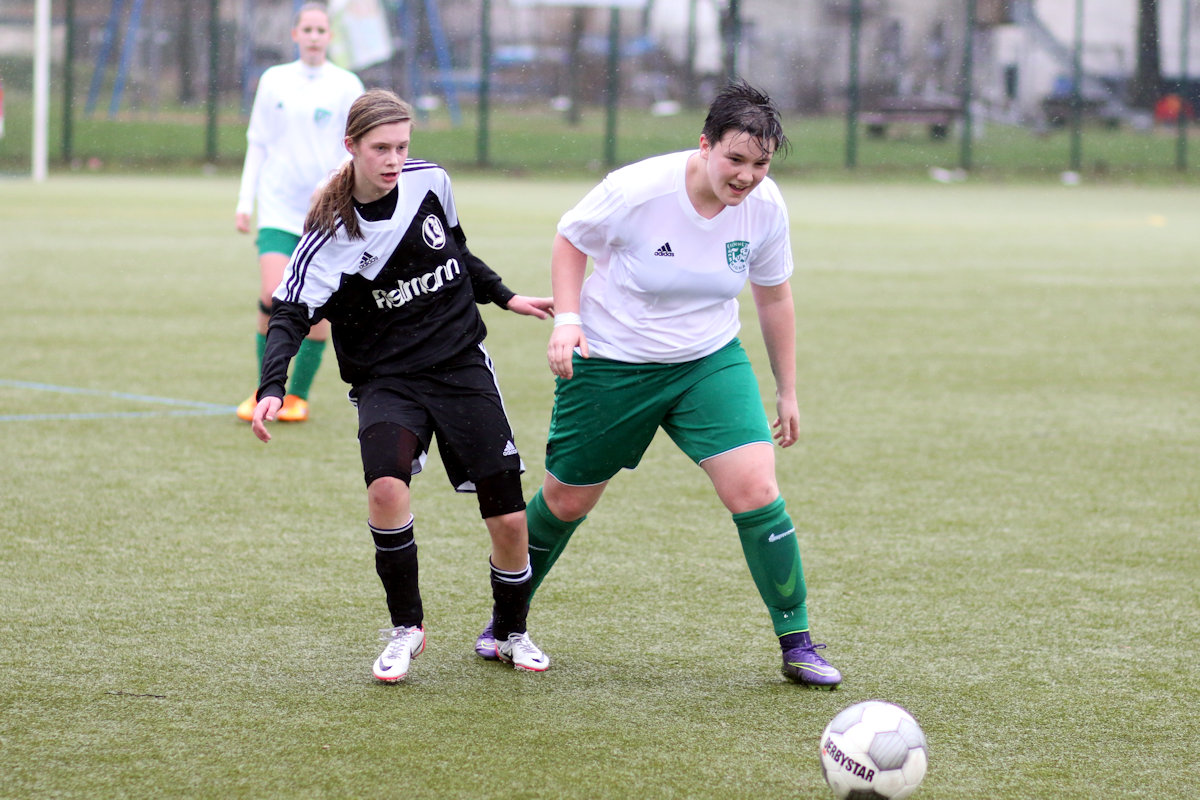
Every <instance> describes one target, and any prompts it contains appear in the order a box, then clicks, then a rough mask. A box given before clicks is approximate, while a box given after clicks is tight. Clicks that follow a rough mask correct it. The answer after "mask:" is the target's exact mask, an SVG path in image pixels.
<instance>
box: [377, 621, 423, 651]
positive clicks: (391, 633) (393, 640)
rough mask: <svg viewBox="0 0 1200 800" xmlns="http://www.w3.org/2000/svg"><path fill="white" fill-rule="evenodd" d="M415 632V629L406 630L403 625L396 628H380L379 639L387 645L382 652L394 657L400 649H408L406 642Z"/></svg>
mask: <svg viewBox="0 0 1200 800" xmlns="http://www.w3.org/2000/svg"><path fill="white" fill-rule="evenodd" d="M417 630H418V629H417V628H408V627H405V626H404V625H401V626H399V627H398V628H380V629H379V638H380V639H382V640H383V641H385V642H387V643H388V646H387V647H386V648H384V652H385V653H386V654H387V655H389V656H394V655H396V654H397V653H399V652H400V651H401V649H402V648H405V647H408V640H409V639H411V638H412V635H413V634H414V633H416V632H417Z"/></svg>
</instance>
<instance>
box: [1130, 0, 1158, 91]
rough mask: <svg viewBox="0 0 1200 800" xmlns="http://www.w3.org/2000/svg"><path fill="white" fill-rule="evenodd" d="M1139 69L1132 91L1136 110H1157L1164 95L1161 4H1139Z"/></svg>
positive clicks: (1148, 1)
mask: <svg viewBox="0 0 1200 800" xmlns="http://www.w3.org/2000/svg"><path fill="white" fill-rule="evenodd" d="M1137 3H1138V26H1137V66H1136V67H1135V69H1134V73H1133V86H1132V87H1130V98H1129V99H1130V103H1131V104H1132V105H1133V106H1134V107H1135V108H1144V109H1153V108H1154V103H1155V102H1156V101H1157V100H1158V97H1159V95H1160V94H1161V92H1162V64H1161V61H1160V59H1159V54H1158V0H1137Z"/></svg>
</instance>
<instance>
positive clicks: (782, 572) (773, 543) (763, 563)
mask: <svg viewBox="0 0 1200 800" xmlns="http://www.w3.org/2000/svg"><path fill="white" fill-rule="evenodd" d="M733 522H734V524H735V525H737V529H738V538H740V539H741V540H742V552H743V553H745V554H746V565H747V566H749V567H750V575H751V576H752V577H753V578H754V585H755V586H757V587H758V593H759V595H760V596H761V597H762V599H763V602H764V603H766V605H767V611H768V612H770V614H771V623H772V624H773V625H774V626H775V635H776V636H783V635H784V634H787V633H796V632H798V631H805V630H808V607H807V606H806V605H805V603H804V601H805V598H806V597H807V595H808V589H807V587H806V586H805V585H804V567H803V565H802V564H801V563H800V545H799V543H798V542H797V541H796V526H795V525H793V524H792V520H791V517H789V516H788V515H787V511H786V510H785V508H784V502H783V498H782V497H777V498H776V499H775V501H774V502H773V503H768V504H767V505H765V506H763V507H762V508H758V509H755V510H753V511H746V512H743V513H741V514H734V515H733Z"/></svg>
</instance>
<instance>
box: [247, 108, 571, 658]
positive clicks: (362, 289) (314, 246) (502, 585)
mask: <svg viewBox="0 0 1200 800" xmlns="http://www.w3.org/2000/svg"><path fill="white" fill-rule="evenodd" d="M411 134H412V112H411V110H410V109H409V107H408V105H407V104H406V103H404V102H403V101H401V100H400V98H398V97H396V96H395V95H394V94H392V93H391V92H389V91H386V90H383V89H372V90H371V91H369V92H366V93H365V94H363V95H362V96H361V97H359V98H358V100H356V101H355V102H354V105H353V106H351V108H350V116H349V119H348V120H347V123H346V139H345V144H346V149H347V150H349V151H350V152H351V153H352V154H353V158H352V159H351V161H350V162H349V163H348V164H346V165H345V166H343V167H342V168H341V169H340V170H338V172H337V173H336V174H335V175H333V176H332V177H331V178H330V180H329V182H328V184H327V185H326V186H325V187H324V188H323V189H322V190H321V193H320V194H319V195H318V197H317V199H316V202H315V203H314V204H313V208H312V210H311V211H310V212H309V215H308V219H307V221H306V224H305V228H306V230H307V232H306V233H305V234H304V238H303V239H302V240H301V242H300V245H299V247H297V248H296V252H295V254H294V255H293V256H292V259H291V261H289V262H288V265H287V268H286V270H285V271H284V275H283V280H282V281H280V283H279V287H278V288H277V289H276V290H275V294H274V305H273V308H272V311H271V323H270V326H269V329H268V332H267V348H266V353H265V355H264V357H263V366H262V378H261V381H260V384H259V389H258V393H257V397H258V400H257V405H256V407H255V410H254V414H253V417H252V422H251V429H252V430H253V431H254V433H255V435H257V436H258V437H259V438H260V439H262V440H263V441H268V440H269V439H270V438H271V437H270V435H269V434H268V433H267V429H266V427H265V425H264V422H265V421H268V420H273V419H275V418H276V415H277V414H278V413H279V409H280V407H281V405H282V402H283V395H284V384H285V382H286V380H287V368H288V362H289V361H290V360H291V358H292V356H294V355H295V354H296V351H297V349H298V348H299V346H300V342H301V340H302V339H303V338H304V336H305V334H307V333H308V331H309V329H310V328H311V327H312V326H313V325H314V324H316V323H317V322H319V321H320V320H322V319H324V320H328V321H329V322H330V323H331V334H332V337H333V348H334V351H335V352H336V353H337V359H338V367H339V368H340V370H341V374H342V379H343V380H345V381H346V383H348V384H350V387H351V388H350V397H351V399H352V400H353V401H354V404H355V405H356V406H357V408H358V440H359V447H360V450H361V453H362V463H363V477H364V479H365V482H366V485H367V512H368V513H367V520H368V527H369V529H370V534H371V538H372V540H373V541H374V543H375V569H376V572H377V573H378V575H379V579H380V581H381V582H382V583H383V588H384V594H385V597H386V600H387V607H388V612H389V614H390V616H391V622H392V627H389V628H387V629H385V630H384V631H383V634H384V638H385V639H386V640H387V642H388V644H387V646H386V647H385V648H384V650H383V652H382V653H381V654H380V655H379V658H378V659H376V661H375V667H374V674H375V677H376V678H378V679H379V680H381V681H386V682H393V681H399V680H403V679H404V677H405V676H406V675H407V674H408V668H409V663H410V662H411V660H412V659H413V658H415V657H416V656H417V655H419V654H420V653H421V651H422V650H424V648H425V627H424V606H423V604H422V602H421V593H420V589H419V586H418V583H417V544H416V540H415V538H414V532H413V525H414V520H413V514H412V501H411V495H410V492H409V487H410V484H411V482H412V478H413V475H414V474H415V473H417V472H419V471H420V469H421V465H422V464H424V461H425V453H426V452H427V451H428V449H429V445H430V443H431V442H432V441H433V439H434V437H435V436H436V438H437V443H438V450H439V451H440V453H441V456H442V463H443V465H444V466H445V468H446V474H447V476H448V477H449V478H450V481H451V483H452V484H453V485H454V488H455V489H457V490H458V491H461V492H465V491H472V492H475V494H476V499H477V501H478V503H479V512H480V516H481V517H482V518H483V520H484V523H485V525H486V526H487V530H488V533H489V534H490V535H491V540H492V554H491V584H492V597H493V601H494V602H493V605H492V614H493V616H492V619H493V624H494V629H495V637H494V638H495V642H494V644H493V647H492V652H491V653H490V654H489V655H491V656H492V657H493V658H499V659H500V660H502V661H506V662H508V663H510V664H512V665H513V666H515V667H517V668H518V669H524V670H531V671H534V672H541V671H543V670H545V669H546V668H548V667H549V666H550V659H549V658H547V657H546V655H545V654H544V653H543V652H542V651H541V650H540V649H538V647H537V645H535V644H534V643H533V641H532V640H531V639H530V638H529V634H528V632H527V631H526V616H527V614H528V608H529V598H530V595H531V593H532V586H533V584H532V575H533V573H532V570H531V569H530V566H529V552H528V548H529V542H528V538H527V533H526V528H525V500H524V497H523V495H522V491H521V457H520V454H519V453H518V451H517V448H516V445H515V444H514V441H513V432H512V428H511V426H510V425H509V422H508V418H507V416H506V415H505V413H504V404H503V402H502V401H501V399H500V390H499V388H498V387H497V384H496V376H495V373H494V371H493V367H492V362H491V359H490V358H489V357H488V355H487V351H486V350H485V349H484V347H483V339H484V336H485V335H486V333H487V330H486V328H485V327H484V324H483V319H482V317H481V316H480V314H479V311H478V310H477V305H478V304H481V303H495V304H496V305H499V306H501V307H502V308H506V309H508V310H510V311H514V312H516V313H518V314H526V315H531V316H535V317H540V318H542V319H544V318H546V317H547V316H549V314H550V313H551V311H552V308H553V306H552V302H551V299H550V298H548V297H525V296H524V295H519V294H517V293H516V292H514V291H512V290H511V289H508V288H506V287H505V286H504V284H503V283H502V282H501V280H500V276H499V275H497V274H496V273H495V272H493V271H492V270H491V269H490V268H489V267H488V266H487V264H485V263H484V262H483V261H482V260H480V259H479V258H478V257H477V256H475V255H474V254H473V253H472V252H471V251H470V250H469V249H468V248H467V239H466V235H465V234H464V233H463V230H462V225H461V224H460V223H459V219H458V212H457V210H456V206H455V203H454V195H453V193H452V192H451V191H450V178H449V176H448V175H447V174H446V171H445V170H443V169H442V168H441V167H439V166H437V165H436V164H431V163H429V162H427V161H420V160H418V159H411V158H408V147H409V141H410V139H411Z"/></svg>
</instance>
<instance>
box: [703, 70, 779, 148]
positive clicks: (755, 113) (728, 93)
mask: <svg viewBox="0 0 1200 800" xmlns="http://www.w3.org/2000/svg"><path fill="white" fill-rule="evenodd" d="M730 131H739V132H742V133H746V134H749V135H750V136H751V137H752V138H753V139H756V140H758V141H759V142H763V143H769V145H770V150H768V151H767V152H774V153H778V154H780V155H787V152H788V150H789V149H790V148H791V143H790V142H789V141H788V138H787V136H785V135H784V133H783V122H782V120H781V119H780V116H779V109H778V108H776V107H775V103H774V101H772V100H771V98H770V97H768V96H767V94H766V92H763V91H761V90H759V89H756V88H754V87H753V86H751V85H750V84H748V83H746V81H744V80H735V81H732V82H730V83H729V84H727V85H726V86H725V87H724V88H723V89H721V91H720V92H718V93H717V96H716V97H715V98H713V101H712V103H711V104H710V105H709V107H708V116H707V117H706V118H705V119H704V128H703V129H702V130H701V131H700V132H701V133H702V134H704V138H705V139H707V140H708V141H709V143H710V144H716V143H717V142H719V141H721V138H722V137H724V136H725V134H727V133H729V132H730Z"/></svg>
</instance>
